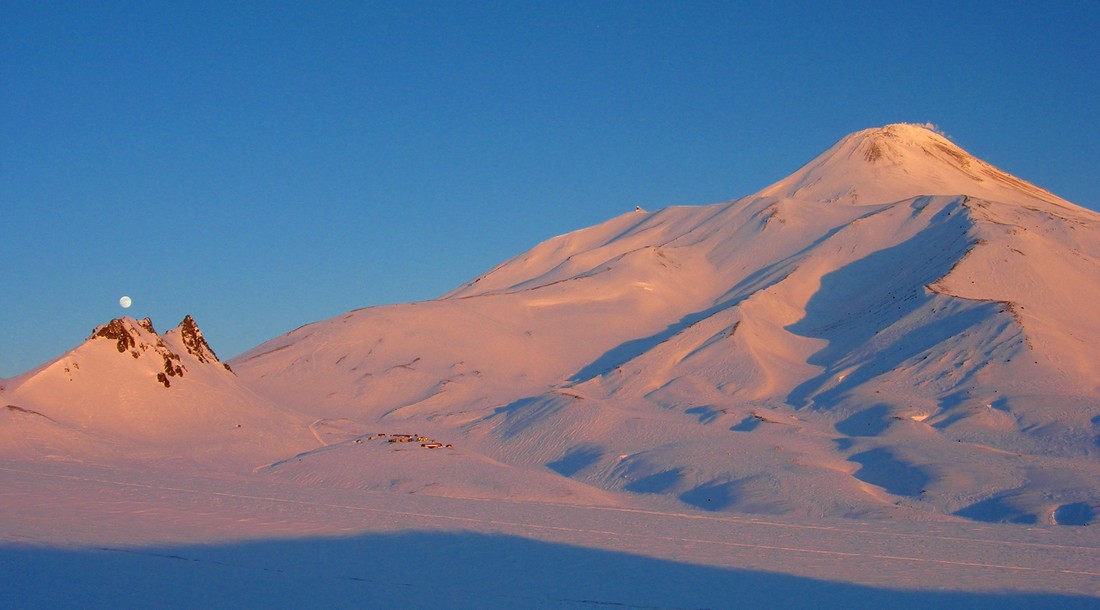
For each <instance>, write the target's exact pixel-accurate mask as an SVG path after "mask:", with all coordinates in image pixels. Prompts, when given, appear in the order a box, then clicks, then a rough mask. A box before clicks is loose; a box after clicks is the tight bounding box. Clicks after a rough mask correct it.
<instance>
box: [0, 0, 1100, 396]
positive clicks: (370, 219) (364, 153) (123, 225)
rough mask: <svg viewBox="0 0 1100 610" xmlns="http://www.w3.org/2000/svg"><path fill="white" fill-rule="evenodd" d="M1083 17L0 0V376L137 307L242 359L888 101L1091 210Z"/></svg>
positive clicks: (807, 154) (826, 141) (755, 181)
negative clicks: (192, 327)
mask: <svg viewBox="0 0 1100 610" xmlns="http://www.w3.org/2000/svg"><path fill="white" fill-rule="evenodd" d="M1098 31H1100V2H1094V1H1090V0H1083V1H1079V2H1073V1H1066V2H1058V3H1052V4H1046V5H1042V6H1040V3H1024V2H1018V3H1017V2H961V3H960V2H942V3H941V2H925V3H911V2H900V3H889V2H887V3H881V2H867V3H846V2H806V3H774V2H760V3H756V2H644V1H631V2H604V1H584V2H569V1H555V2H466V1H464V2H446V1H433V2H406V1H402V2H394V3H374V2H300V3H298V2H293V3H292V2H245V1H239V2H199V1H196V2H155V1H148V0H145V1H140V2H105V3H93V2H57V3H54V2H45V1H29V2H11V1H8V0H0V92H2V94H0V116H2V117H3V119H2V120H0V264H2V267H0V268H2V269H3V274H2V275H0V290H2V294H3V303H2V307H0V377H10V376H13V375H15V374H17V373H20V372H23V371H25V370H28V369H30V368H32V367H34V366H37V365H38V364H41V363H43V362H45V361H47V360H49V359H51V358H54V357H56V356H58V355H60V354H62V353H63V352H64V351H65V350H67V349H69V348H71V347H73V346H75V345H77V344H79V343H80V342H81V341H82V340H83V339H84V338H86V337H87V336H88V335H89V334H90V333H91V331H92V329H93V328H94V327H95V326H97V325H99V324H102V323H105V322H107V321H109V320H110V319H111V318H113V317H117V316H119V315H123V314H125V315H131V316H134V317H139V318H140V317H145V316H150V317H152V319H153V321H154V323H155V324H156V326H157V329H158V330H161V331H164V330H168V329H169V328H171V327H173V326H175V324H176V323H177V322H179V320H180V319H182V318H183V316H184V315H185V314H188V313H190V314H192V315H194V317H195V318H196V320H197V321H198V323H199V325H200V326H201V327H202V328H203V330H204V332H205V334H206V335H207V339H208V340H209V341H210V343H211V345H212V346H213V347H214V349H215V350H217V351H218V352H219V354H220V355H221V356H223V357H228V356H233V355H236V354H238V353H240V352H241V351H243V350H245V349H248V348H250V347H253V346H255V345H257V344H259V343H261V342H263V341H264V340H266V339H270V338H273V337H275V336H277V335H280V334H282V333H284V332H286V331H289V330H291V329H292V328H294V327H296V326H299V325H301V324H305V323H308V322H312V321H316V320H321V319H325V318H328V317H331V316H334V315H338V314H340V313H343V312H345V311H348V310H350V309H354V308H358V307H364V306H368V305H376V304H385V303H396V302H406V301H414V300H422V299H429V298H433V297H436V296H438V295H440V294H442V293H444V292H446V291H448V290H449V289H451V288H453V287H455V286H457V285H459V284H461V283H463V282H464V281H466V280H468V279H471V278H472V277H474V276H476V275H478V274H479V273H481V272H483V271H485V270H487V269H488V268H490V267H492V266H493V265H495V264H497V263H499V262H501V261H503V260H504V259H506V258H509V257H511V256H514V255H516V254H519V253H520V252H522V251H524V250H527V249H528V248H530V247H531V246H533V245H535V244H536V243H538V242H540V241H543V240H545V239H547V238H549V237H552V236H554V235H558V234H561V233H565V232H568V231H572V230H575V229H579V228H582V227H585V226H589V225H592V224H596V223H598V222H601V221H603V220H606V219H608V218H611V217H613V216H616V215H618V214H621V213H623V212H626V211H629V210H631V209H633V208H634V206H635V205H641V206H643V207H645V208H647V209H656V208H660V207H665V206H669V205H684V204H689V205H695V204H707V203H714V202H718V201H725V200H729V199H734V198H737V197H741V196H743V195H747V194H750V193H752V192H754V191H756V190H759V189H760V188H763V187H764V186H767V185H768V184H770V183H771V182H773V181H775V180H778V179H780V178H782V177H784V176H785V175H787V174H789V173H791V172H793V171H794V170H796V169H798V167H800V166H801V165H802V164H803V163H805V162H806V161H809V160H810V159H811V158H812V157H813V156H814V155H816V154H818V153H820V152H821V151H823V150H824V149H825V148H827V147H828V146H830V145H832V144H833V143H834V142H835V141H836V140H838V139H840V138H841V137H843V136H844V135H846V134H848V133H850V132H853V131H856V130H859V129H863V128H867V127H874V126H880V125H884V124H887V123H893V122H899V121H910V122H933V123H935V124H937V125H938V126H940V128H941V129H942V130H943V131H944V132H946V133H947V134H948V135H949V136H950V137H951V138H952V139H953V140H954V141H955V142H956V143H958V144H959V145H961V146H962V147H964V148H966V149H967V150H969V151H970V152H972V153H974V154H975V155H977V156H979V157H981V158H983V159H985V160H986V161H989V162H991V163H993V164H994V165H997V166H998V167H1001V168H1002V169H1004V170H1007V171H1009V172H1011V173H1014V174H1016V175H1018V176H1020V177H1022V178H1025V179H1027V180H1030V181H1032V182H1035V183H1037V184H1039V185H1040V186H1043V187H1045V188H1047V189H1049V190H1051V191H1053V192H1055V193H1057V194H1059V195H1061V196H1063V197H1065V198H1067V199H1069V200H1070V201H1074V202H1076V203H1078V204H1081V205H1084V206H1086V207H1089V208H1092V209H1094V210H1096V209H1100V182H1098V181H1097V180H1096V176H1098V175H1100V119H1098V116H1100V106H1098V102H1097V100H1100V36H1097V34H1096V33H1097V32H1098ZM124 294H127V295H130V296H131V297H132V298H133V300H134V306H133V307H131V308H130V309H128V310H123V309H121V308H120V307H119V305H118V299H119V297H120V296H122V295H124Z"/></svg>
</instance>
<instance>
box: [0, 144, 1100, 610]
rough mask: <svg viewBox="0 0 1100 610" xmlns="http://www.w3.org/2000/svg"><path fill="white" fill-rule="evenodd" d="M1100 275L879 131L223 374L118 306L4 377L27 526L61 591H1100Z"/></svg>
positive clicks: (540, 603)
mask: <svg viewBox="0 0 1100 610" xmlns="http://www.w3.org/2000/svg"><path fill="white" fill-rule="evenodd" d="M1097 302H1100V217H1098V215H1097V214H1095V213H1093V212H1089V211H1087V210H1085V209H1083V208H1080V207H1078V206H1075V205H1074V204H1072V203H1069V202H1066V201H1064V200H1062V199H1060V198H1058V197H1056V196H1054V195H1052V194H1050V193H1048V192H1047V191H1044V190H1042V189H1040V188H1038V187H1036V186H1034V185H1031V184H1028V183H1027V182H1024V181H1023V180H1020V179H1018V178H1015V177H1013V176H1010V175H1008V174H1006V173H1004V172H1001V171H1000V170H997V169H996V168H994V167H992V166H990V165H988V164H986V163H984V162H982V161H980V160H978V159H975V158H974V157H972V156H970V155H969V154H968V153H966V152H965V151H963V150H962V149H960V148H958V147H957V146H955V145H954V144H952V143H951V142H950V141H948V140H947V139H946V138H944V137H943V136H941V135H939V134H937V133H935V132H933V131H931V130H928V129H926V128H923V127H920V126H914V125H890V126H887V127H884V128H881V129H873V130H866V131H863V132H859V133H856V134H853V135H851V136H848V137H847V138H845V139H843V140H842V141H841V142H839V143H838V144H837V145H836V146H834V147H833V148H831V149H830V150H829V151H826V152H825V153H824V154H822V155H821V156H820V157H818V158H817V159H815V160H814V161H812V162H811V163H810V164H808V165H807V166H805V167H804V168H802V169H801V170H799V171H798V172H796V173H795V174H792V175H791V176H790V177H788V178H786V179H784V180H782V181H780V182H778V183H776V184H775V185H772V186H770V187H768V188H766V189H764V190H763V191H761V192H759V193H757V194H756V195H752V196H749V197H746V198H743V199H739V200H735V201H731V202H727V203H719V204H714V205H709V206H698V207H673V208H666V209H662V210H658V211H655V212H646V211H642V210H637V211H635V212H632V213H629V214H625V215H623V216H620V217H617V218H613V219H611V220H608V221H607V222H605V223H603V224H600V225H597V226H595V227H590V228H587V229H583V230H580V231H576V232H573V233H570V234H567V235H563V236H560V237H557V238H554V239H551V240H549V241H547V242H545V243H543V244H540V245H538V246H536V247H534V248H533V249H531V250H530V251H528V252H526V253H524V254H521V255H519V256H517V257H515V258H513V259H511V260H509V261H505V262H504V263H502V264H500V265H499V266H497V267H496V268H494V269H492V270H490V271H488V272H487V273H485V274H484V275H482V276H481V277H478V278H476V279H474V280H472V281H470V282H468V283H467V284H465V285H463V286H461V287H459V288H457V289H456V290H454V291H452V292H451V293H449V294H447V295H444V296H443V297H441V298H439V299H435V300H432V301H426V302H420V303H410V304H405V305H393V306H386V307H375V308H367V309H362V310H357V311H352V312H349V313H347V314H345V315H342V316H339V317H336V318H333V319H330V320H326V321H322V322H318V323H315V324H311V325H307V326H304V327H302V328H299V329H297V330H295V331H292V332H290V333H287V334H286V335H284V336H282V337H279V338H276V339H273V340H271V341H269V342H267V343H265V344H263V345H260V346H258V347H256V348H255V349H253V350H251V351H250V352H248V353H246V354H243V355H242V356H240V357H239V358H236V359H234V360H233V361H232V362H231V363H230V366H226V365H223V364H222V363H221V362H219V361H218V359H217V356H216V355H215V354H214V352H213V350H211V349H210V347H209V345H207V344H206V341H205V340H204V339H203V338H202V334H201V332H200V331H199V330H198V327H197V325H196V324H195V323H194V321H193V320H191V319H190V318H189V317H188V318H187V319H185V320H184V322H183V323H181V325H180V326H179V327H177V328H176V329H174V330H173V331H169V332H168V333H165V334H164V335H163V336H161V335H158V334H157V333H156V332H155V330H154V329H153V327H152V323H151V322H149V321H148V320H143V321H137V320H133V319H129V318H122V319H120V320H116V321H113V322H112V323H111V324H110V325H105V326H104V327H101V328H100V329H97V330H96V332H95V333H93V336H92V337H91V338H89V340H88V341H86V342H85V343H84V344H82V345H81V346H79V347H77V348H76V349H74V350H73V351H71V352H70V353H68V354H66V355H65V356H63V357H62V358H59V359H58V360H56V361H54V362H52V363H49V364H47V365H44V366H43V367H41V368H39V369H36V370H34V371H29V372H27V373H24V374H23V375H20V376H17V377H15V378H12V379H8V380H4V381H3V382H0V387H2V389H0V407H2V410H0V439H2V440H3V442H2V443H0V458H2V460H3V462H2V463H0V466H2V468H0V477H2V478H3V481H4V483H3V485H2V486H0V489H3V490H4V491H2V492H0V494H3V506H4V507H5V513H4V516H3V517H0V524H2V525H3V528H4V529H3V535H4V536H5V540H7V541H8V542H10V543H12V544H15V543H19V544H27V545H31V546H30V547H27V548H23V547H18V548H17V547H10V546H9V547H8V548H7V549H6V550H5V551H4V555H3V556H4V557H5V561H8V560H10V561H13V562H16V561H25V562H27V565H28V566H37V568H35V569H34V570H32V571H31V574H32V575H31V576H28V577H27V578H26V580H25V581H23V582H25V585H21V587H22V588H19V589H16V591H17V592H16V593H15V594H14V595H16V596H17V597H16V599H22V600H26V599H34V600H38V601H42V602H43V603H42V604H41V605H67V604H68V603H70V602H72V601H73V600H74V599H75V600H76V602H75V603H79V602H80V601H81V599H80V596H81V595H83V594H87V591H88V589H87V587H85V586H83V585H82V584H81V582H82V581H79V580H73V581H72V588H71V590H70V589H65V588H59V589H51V590H49V591H46V590H45V589H44V588H43V587H42V586H41V585H42V580H41V579H42V578H44V576H42V574H44V573H45V572H42V570H46V569H47V568H49V567H50V566H54V567H58V566H60V567H66V566H68V567H70V568H71V569H79V570H82V571H88V570H90V571H88V572H86V573H87V574H99V575H100V576H102V573H104V572H110V573H116V571H117V573H118V574H120V575H126V576H118V577H117V578H125V577H136V578H150V579H152V581H154V584H153V585H152V586H153V587H154V588H157V590H163V589H168V588H171V589H172V590H173V591H176V597H173V598H171V599H170V600H169V602H170V603H169V605H176V604H177V603H178V604H179V605H238V604H235V603H233V599H227V600H221V601H222V602H224V603H218V601H219V600H212V599H210V598H209V597H207V596H209V595H210V594H211V593H210V590H208V589H205V588H201V587H200V588H197V589H195V590H193V591H192V590H189V589H187V586H185V585H187V583H192V584H193V579H198V578H202V579H212V581H213V582H218V583H231V582H232V583H237V586H230V585H229V584H226V585H225V587H226V589H233V590H236V591H237V592H238V594H240V595H246V596H247V595H251V597H247V598H241V599H242V600H246V602H245V603H244V605H260V604H263V605H268V604H269V603H271V602H274V603H275V605H286V606H290V605H313V604H314V603H316V604H322V605H360V602H362V603H366V602H363V600H362V599H360V598H357V597H356V596H363V595H377V596H382V598H389V597H401V599H408V598H407V597H405V596H408V595H414V596H415V595H420V596H421V597H419V598H417V599H416V601H414V602H411V603H409V604H403V605H412V606H414V607H415V606H418V605H419V606H428V605H433V604H432V602H433V601H434V600H436V599H438V600H441V602H442V605H446V606H450V607H456V606H457V607H512V606H528V607H555V606H560V607H585V606H590V605H601V604H616V605H625V606H628V607H634V606H641V607H661V608H663V607H676V608H684V607H729V606H731V605H736V604H737V603H746V604H751V605H760V604H768V603H769V602H775V604H769V605H792V606H794V605H798V606H804V605H808V604H817V605H823V606H836V607H851V606H853V605H855V606H860V605H862V606H865V607H871V606H872V605H874V606H878V605H881V603H883V601H884V600H894V601H895V602H896V601H901V602H902V603H912V604H918V603H919V604H930V605H933V606H944V605H946V606H967V607H975V606H978V607H980V606H983V605H984V606H989V607H993V606H994V605H997V606H998V607H999V606H1001V605H1005V604H1008V605H1017V606H1018V605H1035V606H1050V607H1054V606H1058V607H1064V606H1066V605H1069V606H1073V605H1080V606H1096V605H1097V604H1098V603H1100V587H1098V586H1097V584H1096V583H1097V582H1100V573H1098V572H1097V571H1096V569H1095V566H1096V565H1098V564H1100V561H1097V560H1098V559H1100V557H1098V556H1097V553H1098V552H1100V540H1098V539H1097V538H1096V536H1095V535H1094V534H1093V530H1094V529H1095V528H1094V527H1081V526H1087V525H1089V524H1093V523H1094V522H1095V521H1096V519H1097V513H1098V511H1100V487H1098V486H1097V481H1100V459H1098V458H1100V347H1098V345H1100V316H1097V314H1096V313H1095V303H1097ZM77 515H79V517H77ZM1055 526H1064V527H1055ZM55 545H72V548H71V549H70V550H64V551H61V550H56V549H54V546H55ZM417 564H422V565H425V566H430V568H431V570H432V574H433V576H432V577H430V578H429V577H428V576H425V575H424V574H423V572H422V571H418V570H416V569H414V567H413V566H415V565H417ZM609 566H621V567H623V568H624V569H625V570H626V571H625V572H624V571H621V570H615V569H614V568H612V567H609ZM162 568H163V571H162ZM23 573H24V574H26V571H25V570H24V571H23ZM153 573H155V576H154V575H152V574H153ZM287 574H290V575H293V578H291V579H290V580H286V579H285V578H284V576H285V575H287ZM276 575H279V576H276ZM535 575H543V576H545V578H539V577H536V576H535ZM87 578H88V579H89V582H92V581H94V580H95V577H93V576H88V577H87ZM295 578H296V579H298V580H294V579H295ZM241 582H243V583H245V584H243V585H240V583H241ZM662 582H666V583H667V582H675V583H678V584H676V585H675V586H672V587H670V588H667V589H662V588H661V587H660V586H658V585H659V584H660V583H662ZM730 582H743V583H744V586H743V587H733V586H731V585H730ZM296 583H298V584H296ZM318 583H320V584H318ZM508 584H511V585H512V586H511V587H509V586H506V585H508ZM662 586H663V585H662ZM777 588H778V589H782V590H783V593H781V594H779V595H787V596H788V597H786V598H784V597H775V595H777V594H776V593H774V592H773V593H764V592H763V591H765V590H769V589H771V590H774V589H777ZM318 589H320V590H321V591H322V592H320V593H319V592H318ZM306 591H311V593H310V595H317V597H315V598H312V599H306V598H305V597H302V596H303V595H306ZM1009 594H1010V595H1011V596H1012V597H1007V598H1006V597H1002V596H1003V595H1009ZM51 595H52V597H50V596H51ZM126 595H128V596H129V597H127V596H124V595H122V594H121V593H119V594H118V596H116V597H111V595H110V594H105V597H104V598H103V599H102V600H100V599H92V598H88V599H83V600H82V601H85V602H90V605H96V604H98V603H102V604H103V605H118V604H115V603H112V601H116V602H118V603H120V604H121V605H146V604H145V602H146V601H148V600H149V599H152V598H146V597H142V596H143V595H144V593H142V592H141V591H136V592H131V593H127V594H126ZM1006 600H1009V601H1006ZM448 602H449V603H448ZM31 605H40V604H31ZM367 605H369V604H367Z"/></svg>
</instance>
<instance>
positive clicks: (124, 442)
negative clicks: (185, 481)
mask: <svg viewBox="0 0 1100 610" xmlns="http://www.w3.org/2000/svg"><path fill="white" fill-rule="evenodd" d="M0 399H2V400H3V403H4V404H5V405H6V407H5V409H4V411H3V412H0V416H2V417H4V418H5V419H6V420H7V422H6V424H5V425H3V426H0V433H3V434H4V436H5V442H4V443H2V444H0V452H2V454H3V456H4V457H8V458H17V459H27V458H33V457H40V458H41V457H46V458H54V459H79V460H83V459H89V458H93V457H94V458H97V459H110V458H118V457H127V458H134V457H135V456H137V457H148V458H154V459H177V458H187V459H200V460H203V461H206V462H212V463H219V464H227V463H228V462H232V461H233V460H232V459H231V458H234V457H240V458H241V459H242V460H244V462H245V463H246V464H247V463H249V462H251V461H253V460H262V456H265V455H270V456H271V457H276V456H280V455H286V454H287V453H288V452H293V451H296V450H304V449H307V448H310V447H315V446H316V445H317V441H316V439H314V438H313V437H312V435H311V434H309V431H308V424H309V421H310V420H309V419H307V418H306V417H305V416H303V415H300V414H296V413H291V412H289V411H287V410H285V409H282V408H280V407H279V406H277V405H276V404H275V402H273V401H270V400H268V399H266V398H263V397H262V396H260V395H258V394H257V393H255V392H253V391H252V390H250V389H248V388H247V387H245V386H244V385H243V384H242V383H241V382H240V380H239V379H238V378H237V376H236V375H235V374H234V373H233V372H232V371H231V370H230V368H229V366H228V365H226V364H223V363H222V362H220V361H219V360H218V358H217V356H216V355H215V353H214V351H213V350H212V349H210V346H209V345H208V344H207V342H206V340H205V338H204V337H203V335H202V332H201V331H200V330H199V328H198V325H197V324H195V321H194V320H193V319H192V318H191V317H190V316H187V317H186V318H184V320H183V321H182V322H181V323H180V324H179V326H177V327H176V328H174V329H172V330H170V331H168V332H167V333H165V334H164V336H163V337H162V336H160V335H158V334H157V333H156V331H155V330H154V328H153V324H152V322H151V321H150V320H149V319H148V318H146V319H144V320H141V321H138V320H134V319H132V318H118V319H115V320H111V322H110V323H108V324H105V325H103V326H100V327H98V328H96V329H95V330H94V331H93V333H92V335H91V336H90V337H89V338H88V339H87V340H86V341H85V342H84V343H82V344H81V345H79V346H77V347H76V348H74V349H73V350H71V351H69V352H68V353H66V354H64V355H63V356H61V357H60V358H57V359H56V360H54V361H52V362H49V363H47V364H45V365H43V366H41V367H39V368H37V369H35V370H32V371H29V372H27V373H24V374H22V375H19V376H17V377H15V378H12V379H9V380H7V381H6V382H5V384H4V390H3V393H2V394H0Z"/></svg>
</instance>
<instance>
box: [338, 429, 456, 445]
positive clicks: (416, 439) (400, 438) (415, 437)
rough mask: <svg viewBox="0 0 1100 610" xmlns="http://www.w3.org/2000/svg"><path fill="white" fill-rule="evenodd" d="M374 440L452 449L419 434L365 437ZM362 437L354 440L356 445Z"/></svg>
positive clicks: (372, 435) (379, 434)
mask: <svg viewBox="0 0 1100 610" xmlns="http://www.w3.org/2000/svg"><path fill="white" fill-rule="evenodd" d="M374 439H378V440H384V441H386V442H387V443H420V446H421V447H423V448H424V449H453V448H454V445H451V444H450V443H448V444H443V443H441V442H439V441H437V440H434V439H430V438H428V437H426V436H420V435H419V434H390V435H389V436H386V433H385V432H380V433H378V434H371V435H369V436H367V437H366V440H368V441H373V440H374ZM363 440H364V437H359V438H357V439H355V443H356V444H360V443H362V442H363Z"/></svg>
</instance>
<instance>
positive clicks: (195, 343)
mask: <svg viewBox="0 0 1100 610" xmlns="http://www.w3.org/2000/svg"><path fill="white" fill-rule="evenodd" d="M177 329H178V330H179V333H180V339H181V340H182V341H183V345H184V347H185V348H187V352H188V353H189V354H191V355H192V356H194V357H195V358H196V359H197V360H198V361H199V362H220V360H218V355H217V354H215V353H214V350H213V349H211V348H210V344H209V343H207V342H206V338H205V337H203V336H202V331H201V330H199V325H198V324H196V323H195V319H194V318H192V317H191V315H190V314H188V315H187V316H184V318H183V321H182V322H180V323H179V326H178V327H177Z"/></svg>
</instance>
